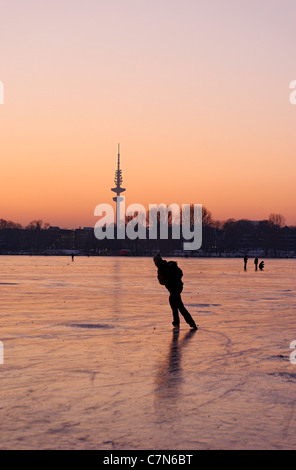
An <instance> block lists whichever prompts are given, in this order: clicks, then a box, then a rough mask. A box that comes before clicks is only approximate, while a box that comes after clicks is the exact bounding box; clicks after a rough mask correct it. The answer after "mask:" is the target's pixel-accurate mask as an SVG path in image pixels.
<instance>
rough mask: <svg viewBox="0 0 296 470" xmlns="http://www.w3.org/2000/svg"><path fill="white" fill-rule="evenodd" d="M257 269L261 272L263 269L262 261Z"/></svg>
mask: <svg viewBox="0 0 296 470" xmlns="http://www.w3.org/2000/svg"><path fill="white" fill-rule="evenodd" d="M259 269H260V271H263V269H264V261H261V263H260V264H259Z"/></svg>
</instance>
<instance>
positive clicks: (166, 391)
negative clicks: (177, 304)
mask: <svg viewBox="0 0 296 470" xmlns="http://www.w3.org/2000/svg"><path fill="white" fill-rule="evenodd" d="M196 331H197V330H189V331H187V333H185V334H183V337H182V339H179V337H180V329H179V328H178V329H174V330H173V336H172V340H171V343H170V347H169V352H168V354H167V356H166V357H165V359H164V360H162V361H160V363H159V364H157V367H156V376H155V390H154V398H155V401H154V406H155V413H156V421H159V422H161V421H167V422H169V421H170V420H172V419H173V418H176V419H178V412H179V410H180V407H182V400H183V399H182V382H183V380H184V379H183V374H182V353H183V349H184V347H185V345H186V344H188V342H189V340H190V338H192V337H193V336H194V335H195V333H196Z"/></svg>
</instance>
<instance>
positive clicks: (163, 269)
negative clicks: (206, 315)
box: [153, 253, 197, 330]
mask: <svg viewBox="0 0 296 470" xmlns="http://www.w3.org/2000/svg"><path fill="white" fill-rule="evenodd" d="M153 261H154V264H155V266H156V267H157V269H158V273H157V277H158V281H159V283H160V284H162V285H164V286H165V287H166V288H167V290H168V291H169V293H170V297H169V302H170V306H171V309H172V313H173V326H174V328H179V326H180V318H179V311H180V313H181V314H182V315H183V317H184V320H185V321H186V322H187V323H188V325H189V326H190V327H191V328H194V329H195V330H197V326H196V324H195V321H194V320H193V318H192V316H191V315H190V313H189V312H188V310H187V309H186V308H185V306H184V304H183V302H182V299H181V292H182V290H183V282H182V280H181V279H182V276H183V272H182V270H181V269H180V268H179V267H178V265H177V263H176V261H165V260H163V259H162V258H161V256H160V254H159V253H158V254H157V255H156V256H154V258H153Z"/></svg>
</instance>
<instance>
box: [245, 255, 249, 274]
mask: <svg viewBox="0 0 296 470" xmlns="http://www.w3.org/2000/svg"><path fill="white" fill-rule="evenodd" d="M248 259H249V258H248V256H247V255H245V256H244V270H245V271H246V270H247V262H248Z"/></svg>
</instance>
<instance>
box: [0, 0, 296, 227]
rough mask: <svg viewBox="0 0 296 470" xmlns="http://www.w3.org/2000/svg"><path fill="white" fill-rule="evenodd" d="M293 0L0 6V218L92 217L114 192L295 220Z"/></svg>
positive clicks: (31, 1)
mask: <svg viewBox="0 0 296 470" xmlns="http://www.w3.org/2000/svg"><path fill="white" fill-rule="evenodd" d="M295 18H296V3H295V1H294V0H285V2H282V1H280V0H260V2H258V1H257V0H256V1H255V0H184V1H181V0H178V1H177V0H149V1H144V0H126V1H123V0H109V1H105V0H104V1H103V0H101V1H100V0H84V1H83V2H82V1H81V0H71V1H70V0H59V1H57V0H52V1H51V2H46V3H45V2H40V0H27V1H26V2H24V1H23V0H14V1H13V2H5V4H4V5H2V6H1V17H0V57H1V68H0V80H1V81H2V82H3V84H4V91H5V100H4V104H3V105H0V148H1V185H0V201H1V202H0V218H4V219H9V220H13V221H15V222H20V223H22V224H24V225H25V224H27V223H28V222H29V221H30V220H33V219H42V220H43V221H44V222H49V223H50V224H52V225H59V226H61V227H78V226H93V225H94V224H95V222H96V218H95V217H94V208H95V206H96V205H97V204H100V203H109V202H110V203H112V197H113V196H114V194H113V193H111V191H110V188H111V187H113V179H114V171H115V169H116V159H117V143H118V142H120V144H121V157H122V169H123V178H124V187H126V188H127V191H126V193H125V196H126V203H127V204H130V203H140V204H144V205H145V206H148V204H149V203H151V204H152V203H166V204H170V203H173V202H175V203H178V204H185V203H196V204H200V203H201V204H204V205H205V206H206V207H207V208H208V209H209V210H210V211H211V212H212V215H213V218H214V219H216V220H225V219H227V218H230V217H234V218H249V219H252V220H259V219H265V218H267V217H268V216H269V214H270V213H272V212H277V213H281V214H283V215H284V216H285V218H286V221H287V223H288V224H296V213H295V199H296V198H295V175H296V159H295V156H296V133H295V129H296V105H292V104H291V103H290V101H289V96H290V93H291V90H290V89H289V84H290V82H291V81H292V80H295V79H296V67H295V43H296V28H295Z"/></svg>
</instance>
